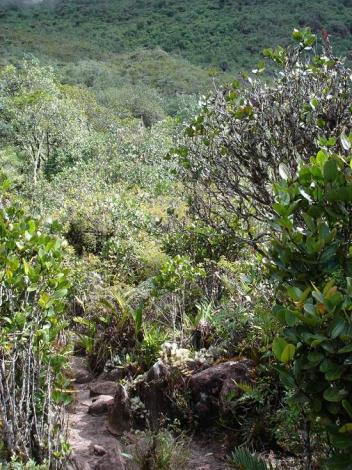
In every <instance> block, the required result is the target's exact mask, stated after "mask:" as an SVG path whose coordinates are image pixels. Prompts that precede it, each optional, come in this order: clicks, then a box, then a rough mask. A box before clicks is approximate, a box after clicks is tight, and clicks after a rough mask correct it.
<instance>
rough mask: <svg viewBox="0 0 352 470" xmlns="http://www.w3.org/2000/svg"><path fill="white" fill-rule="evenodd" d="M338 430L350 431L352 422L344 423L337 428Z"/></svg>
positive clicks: (351, 430) (342, 431)
mask: <svg viewBox="0 0 352 470" xmlns="http://www.w3.org/2000/svg"><path fill="white" fill-rule="evenodd" d="M339 432H341V433H346V432H352V423H346V424H344V425H343V426H341V428H340V429H339Z"/></svg>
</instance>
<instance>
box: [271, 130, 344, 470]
mask: <svg viewBox="0 0 352 470" xmlns="http://www.w3.org/2000/svg"><path fill="white" fill-rule="evenodd" d="M340 140H341V144H342V146H343V150H342V151H341V152H340V153H339V154H336V153H335V152H334V151H333V150H331V147H335V139H334V138H331V139H329V140H328V141H325V142H324V141H322V142H321V143H322V144H325V148H322V149H321V150H320V151H319V153H318V154H317V156H316V157H312V158H311V161H310V163H306V164H304V163H302V164H301V165H300V167H299V168H298V171H297V174H296V175H294V176H292V178H291V177H289V176H287V178H286V179H285V180H282V181H281V182H280V183H277V185H276V186H275V194H276V203H275V205H274V209H275V211H276V214H277V216H276V218H275V220H274V222H273V223H274V226H273V228H274V232H273V234H272V241H271V260H272V262H273V264H274V265H273V273H274V275H275V277H276V278H277V279H278V280H279V281H280V284H279V290H280V297H281V302H282V303H281V305H280V304H279V305H278V306H277V307H276V308H275V314H276V315H277V317H278V318H279V319H280V320H281V322H282V324H283V325H284V331H283V335H282V336H280V337H279V338H277V339H276V340H275V341H274V343H273V351H274V353H275V355H276V356H277V358H278V359H279V360H280V361H281V362H283V363H286V364H287V363H289V364H290V366H289V367H288V368H287V367H286V368H283V369H282V370H281V377H282V380H283V382H284V383H285V384H286V385H287V387H288V388H289V389H293V390H294V391H295V394H294V396H293V397H292V398H291V399H292V400H295V401H296V402H297V403H299V404H300V406H301V407H302V413H303V415H304V418H305V420H306V421H307V422H308V423H309V424H312V425H315V424H319V425H320V426H322V427H323V428H324V429H325V430H326V432H327V434H328V440H329V443H330V446H331V447H332V448H334V449H335V453H336V454H337V455H336V456H335V457H334V458H333V459H332V460H331V468H335V469H336V468H345V466H344V465H346V464H347V463H349V462H350V456H351V434H350V433H351V430H352V381H351V350H352V346H351V340H352V317H351V311H352V278H351V274H352V264H351V209H352V207H351V202H352V192H351V189H352V187H351V182H350V180H351V176H350V174H351V169H350V160H351V153H350V148H351V140H352V139H351V138H349V137H347V136H346V135H345V133H343V134H341V136H340ZM285 287H287V290H285ZM303 410H304V411H303ZM307 445H309V443H308V444H307ZM307 452H310V449H307ZM308 458H309V456H308ZM308 465H310V462H308Z"/></svg>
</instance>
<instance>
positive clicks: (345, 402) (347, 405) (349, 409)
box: [341, 400, 352, 418]
mask: <svg viewBox="0 0 352 470" xmlns="http://www.w3.org/2000/svg"><path fill="white" fill-rule="evenodd" d="M341 404H342V406H343V407H344V409H345V410H346V411H347V413H348V415H349V417H350V418H352V405H351V403H350V402H349V401H348V400H342V402H341Z"/></svg>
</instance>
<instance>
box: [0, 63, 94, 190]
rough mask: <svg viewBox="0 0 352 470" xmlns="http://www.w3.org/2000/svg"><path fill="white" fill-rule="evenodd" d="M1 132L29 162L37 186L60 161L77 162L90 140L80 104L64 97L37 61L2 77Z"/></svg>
mask: <svg viewBox="0 0 352 470" xmlns="http://www.w3.org/2000/svg"><path fill="white" fill-rule="evenodd" d="M0 99H1V102H2V109H1V114H0V118H1V128H2V134H3V136H4V138H5V140H6V141H8V142H13V143H14V144H15V145H16V147H17V148H18V150H19V152H20V153H22V154H23V156H24V157H25V158H26V159H28V160H29V162H28V163H29V166H30V168H31V173H32V181H33V184H34V185H36V184H37V181H38V178H39V176H40V174H41V173H42V172H43V171H44V170H46V171H49V173H50V172H51V171H53V169H55V167H56V165H57V162H56V161H57V160H63V161H65V160H67V159H68V160H75V159H77V158H78V156H79V155H80V152H81V151H82V148H83V147H84V140H85V138H87V122H86V118H85V116H84V114H83V113H82V112H81V110H80V109H79V108H78V106H77V103H75V102H74V101H73V100H71V99H69V97H67V96H65V94H63V93H62V91H61V89H60V86H59V84H58V83H57V81H56V78H55V75H54V73H53V71H52V70H51V69H50V68H48V67H42V66H40V65H39V64H38V63H37V62H35V61H33V62H32V61H25V62H23V63H22V64H20V66H19V67H17V68H16V67H14V66H8V67H6V68H5V69H4V70H3V71H2V73H1V75H0Z"/></svg>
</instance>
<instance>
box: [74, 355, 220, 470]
mask: <svg viewBox="0 0 352 470" xmlns="http://www.w3.org/2000/svg"><path fill="white" fill-rule="evenodd" d="M71 375H72V378H73V379H74V382H73V385H74V387H75V389H76V398H75V402H74V403H73V405H72V406H71V407H70V410H69V416H68V431H69V434H68V436H69V437H68V438H69V442H70V444H71V447H72V455H71V458H70V461H69V462H67V470H129V468H131V467H127V464H126V462H125V461H124V458H123V451H122V446H121V444H120V442H119V440H118V439H117V438H116V437H114V436H113V435H112V434H110V433H109V431H108V430H107V421H106V414H99V415H92V414H89V413H88V409H89V406H90V405H91V404H92V403H93V401H94V400H96V399H97V397H95V398H91V397H90V390H89V388H90V386H91V385H93V384H97V383H98V381H97V379H94V377H92V375H91V374H90V372H89V370H88V367H87V364H86V361H85V358H84V357H77V356H74V357H73V358H72V365H71ZM216 450H217V449H216V446H213V445H209V443H207V440H205V439H198V440H197V439H195V440H193V441H192V443H191V448H190V453H191V457H190V459H189V461H188V463H187V464H186V466H185V467H184V469H181V468H180V469H179V470H227V469H229V467H228V466H227V465H226V464H225V463H224V462H222V461H221V459H220V458H219V457H218V455H217V452H216ZM135 468H137V467H135Z"/></svg>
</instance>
